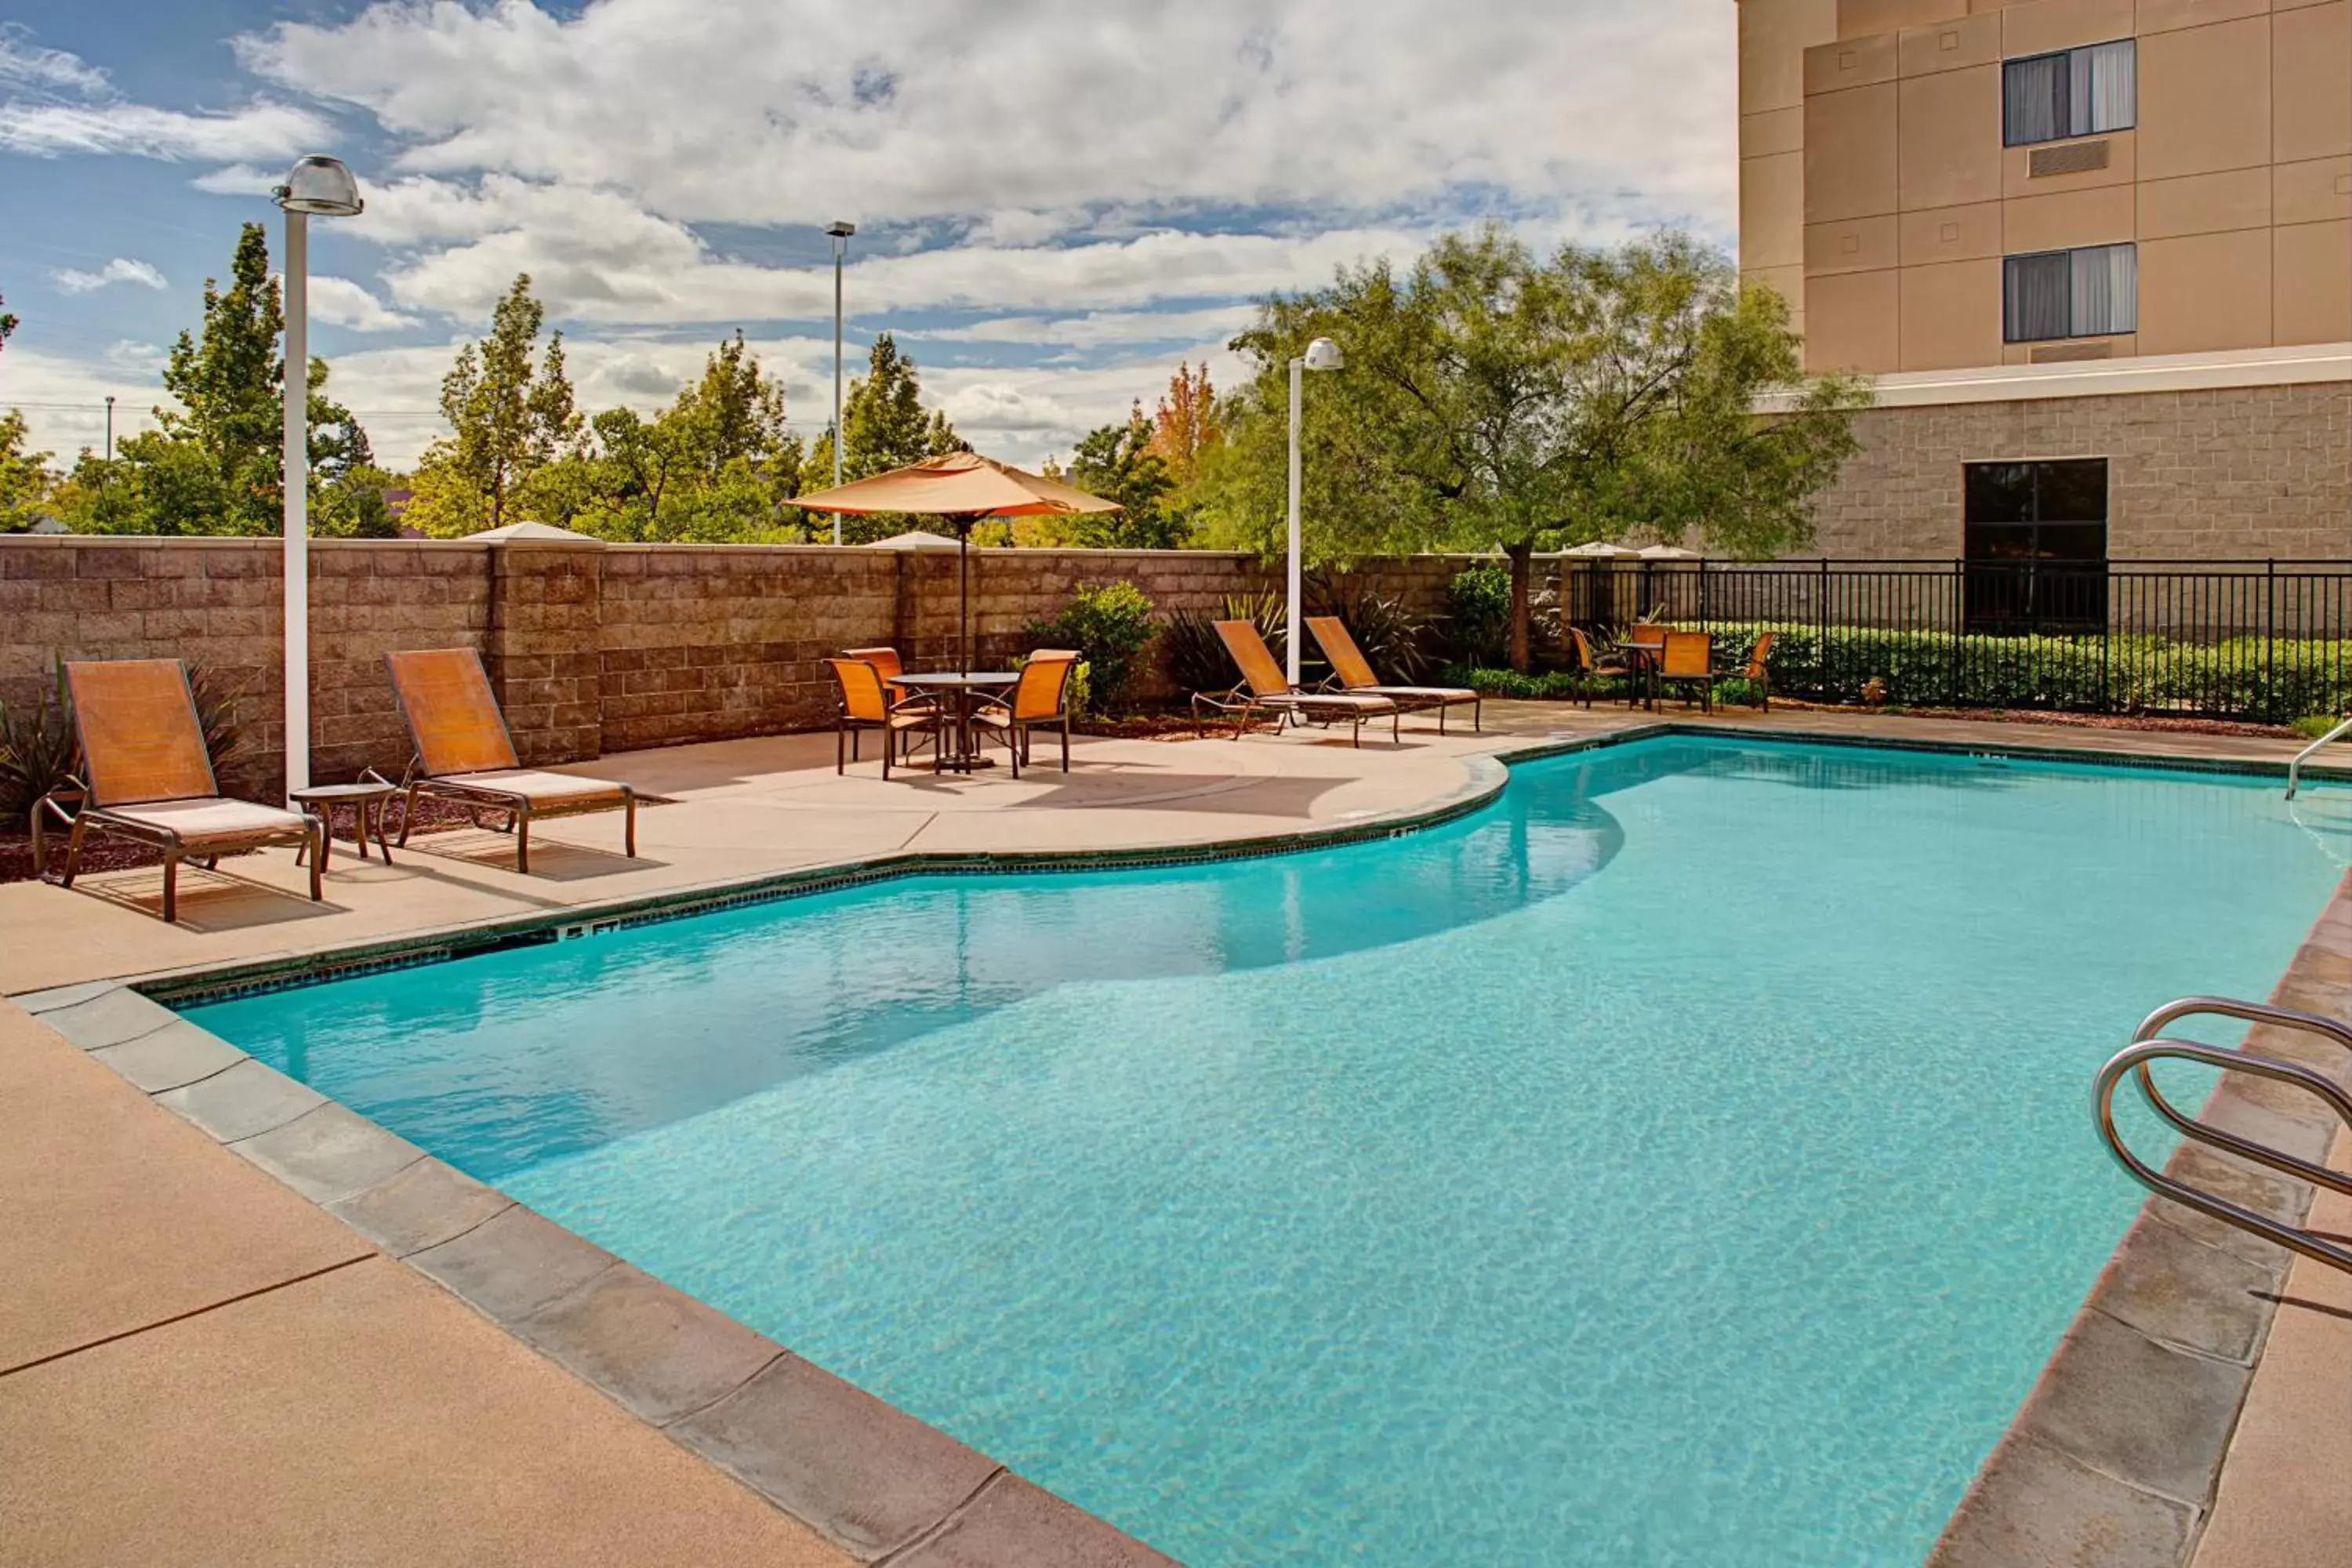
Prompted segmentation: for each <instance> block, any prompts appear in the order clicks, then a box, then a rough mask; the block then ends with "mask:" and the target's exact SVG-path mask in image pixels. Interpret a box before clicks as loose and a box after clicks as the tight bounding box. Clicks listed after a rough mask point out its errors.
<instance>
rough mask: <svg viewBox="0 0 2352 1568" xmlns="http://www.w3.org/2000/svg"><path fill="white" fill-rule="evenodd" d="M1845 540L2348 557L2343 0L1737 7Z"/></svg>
mask: <svg viewBox="0 0 2352 1568" xmlns="http://www.w3.org/2000/svg"><path fill="white" fill-rule="evenodd" d="M1738 10H1739V56H1740V58H1739V111H1740V112H1739V142H1740V146H1739V154H1740V163H1739V176H1740V177H1739V214H1740V245H1739V248H1740V255H1739V264H1740V271H1741V275H1742V277H1743V278H1744V279H1746V280H1747V281H1748V282H1750V283H1759V284H1765V285H1769V286H1770V287H1771V288H1773V289H1776V290H1777V291H1779V292H1780V295H1781V296H1782V297H1783V298H1784V299H1786V300H1788V302H1789V305H1790V311H1791V314H1792V317H1793V319H1794V321H1795V322H1796V324H1797V326H1798V328H1799V329H1800V331H1802V332H1803V334H1804V338H1805V357H1806V364H1807V368H1808V369H1810V370H1811V371H1814V372H1817V373H1819V372H1828V371H1836V370H1853V371H1861V372H1864V373H1867V374H1871V375H1872V376H1874V378H1876V381H1877V384H1878V387H1879V401H1880V406H1879V407H1878V408H1877V409H1874V410H1873V411H1872V412H1871V413H1869V414H1867V415H1865V416H1864V418H1863V421H1862V424H1861V430H1860V433H1861V436H1862V439H1863V443H1864V453H1863V456H1862V457H1861V458H1859V459H1857V461H1856V462H1855V463H1854V464H1853V466H1852V468H1850V469H1849V470H1848V472H1847V473H1846V475H1845V476H1844V478H1843V479H1842V480H1841V481H1840V482H1839V484H1838V485H1837V486H1836V487H1835V488H1834V489H1832V492H1831V493H1830V494H1829V495H1827V496H1826V497H1824V498H1823V500H1822V504H1821V506H1820V508H1819V511H1818V521H1819V524H1820V540H1819V544H1820V548H1821V550H1822V552H1823V553H1826V554H1832V555H1856V556H1906V557H1916V556H1931V557H1944V558H1951V557H1958V556H1966V557H1969V558H1975V559H2006V560H2013V561H2018V562H2021V563H2030V562H2033V561H2053V562H2074V561H2081V560H2086V559H2092V558H2097V559H2127V558H2131V557H2139V558H2144V559H2145V558H2158V557H2163V558H2193V559H2213V558H2222V559H2248V558H2259V557H2263V556H2277V557H2301V558H2307V559H2319V558H2325V559H2332V560H2340V559H2345V558H2347V557H2352V515H2347V508H2352V430H2347V409H2348V408H2352V0H2019V3H2016V4H2002V3H2000V0H1738Z"/></svg>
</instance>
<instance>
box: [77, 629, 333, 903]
mask: <svg viewBox="0 0 2352 1568" xmlns="http://www.w3.org/2000/svg"><path fill="white" fill-rule="evenodd" d="M125 662H128V661H125ZM158 662H161V661H158ZM170 662H171V663H172V664H173V665H174V666H176V667H177V668H178V670H179V677H180V689H181V690H182V691H183V692H184V693H185V694H186V696H187V700H188V710H187V711H188V722H189V723H191V724H193V725H195V726H196V727H197V728H196V734H197V737H198V749H199V750H201V751H203V752H204V753H205V759H204V760H205V779H206V781H207V784H208V786H209V787H208V791H207V794H206V795H180V796H175V797H166V798H164V799H159V800H147V801H124V802H119V803H117V804H118V805H122V806H125V807H132V806H138V805H163V804H174V803H176V802H177V801H185V800H200V799H208V798H218V797H221V796H220V781H219V778H218V776H217V775H216V774H215V773H213V760H212V755H211V752H210V749H209V748H207V747H205V746H204V745H203V743H202V737H203V734H204V731H203V726H202V721H201V720H199V719H198V717H197V715H196V699H195V692H194V689H192V688H190V687H189V685H188V667H187V664H186V662H185V661H184V660H182V659H173V660H171V661H170ZM71 668H72V667H71V666H68V679H71V676H70V670H71ZM74 736H75V744H76V746H77V748H78V749H79V751H80V752H81V753H82V755H83V757H84V758H85V759H87V757H88V756H89V739H88V731H87V730H86V729H85V728H84V721H83V713H82V705H81V703H80V702H79V701H77V702H76V703H75V704H74ZM90 771H91V773H96V772H97V771H98V770H96V769H94V768H93V769H91V770H90ZM68 799H70V800H72V801H74V802H75V803H76V809H75V810H73V811H72V812H70V813H68V811H67V810H66V802H67V801H68ZM287 816H289V817H293V818H296V819H298V820H299V824H300V826H296V825H295V823H293V822H289V823H287V824H286V825H285V826H281V827H273V828H242V829H239V830H236V831H235V832H222V833H207V834H184V833H181V832H178V831H177V830H175V829H173V828H170V827H166V826H163V825H162V824H160V823H154V822H145V821H142V820H140V819H139V818H138V817H135V816H126V815H124V814H123V813H122V812H119V811H116V810H114V809H113V808H111V807H109V806H107V805H102V804H100V802H99V799H98V795H97V791H96V790H94V789H93V788H92V787H91V786H90V785H89V784H87V783H85V782H84V781H83V780H82V779H81V778H80V777H79V775H75V774H68V775H67V777H66V784H65V786H64V787H62V788H58V789H54V790H51V791H50V792H49V793H48V794H47V795H43V796H42V797H41V798H40V799H39V800H37V801H36V802H34V804H33V811H32V822H31V824H30V826H31V828H32V839H33V870H34V874H35V875H37V876H38V875H42V874H44V873H46V872H47V868H48V867H47V861H48V853H47V844H46V842H45V836H44V832H43V828H44V824H45V821H46V820H47V819H48V818H54V819H56V821H57V822H58V824H60V825H61V826H64V827H65V828H66V829H67V837H66V863H65V867H64V869H63V870H62V872H61V873H60V874H59V876H58V886H59V887H62V888H70V887H72V886H73V885H74V878H75V877H76V876H77V875H78V874H79V872H80V870H81V851H82V843H83V841H84V839H85V838H86V837H88V836H89V834H90V833H91V832H92V831H93V830H94V831H97V832H100V833H110V834H112V835H114V836H115V837H118V838H128V839H131V840H133V841H134V842H137V843H140V844H144V845H146V846H147V847H149V848H152V849H156V850H160V851H161V852H162V854H163V922H164V923H165V924H166V925H173V924H177V923H178V921H179V918H180V862H181V861H183V860H194V861H195V862H196V863H197V864H198V865H200V866H202V867H204V868H205V870H207V871H209V870H212V869H214V868H216V867H217V866H218V865H219V864H220V858H221V857H222V856H223V855H227V854H232V853H236V852H239V851H243V850H247V849H263V848H268V847H273V846H279V845H293V846H296V847H299V848H302V849H305V850H307V851H309V855H308V858H309V861H310V901H311V902H312V903H318V902H320V900H322V899H324V898H325V896H326V890H325V889H324V887H323V886H322V885H321V880H320V879H321V878H322V877H323V875H324V874H325V871H326V861H327V849H326V839H325V836H324V835H323V834H322V833H321V832H320V826H319V824H318V823H317V822H316V821H315V820H314V819H313V818H311V817H310V816H308V815H306V814H304V813H301V812H289V813H287Z"/></svg>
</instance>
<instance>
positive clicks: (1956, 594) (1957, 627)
mask: <svg viewBox="0 0 2352 1568" xmlns="http://www.w3.org/2000/svg"><path fill="white" fill-rule="evenodd" d="M1968 578H1969V572H1968V563H1967V562H1966V561H1963V560H1955V561H1954V562H1953V563H1952V630H1951V638H1952V658H1951V663H1950V666H1949V668H1950V671H1951V673H1950V677H1949V679H1950V683H1951V686H1950V694H1949V695H1948V697H1946V699H1945V700H1946V701H1947V702H1948V703H1949V704H1950V705H1951V706H1952V707H1954V708H1965V707H1967V706H1968V705H1969V704H1968V701H1967V700H1966V699H1965V698H1964V697H1963V696H1962V695H1961V690H1962V688H1961V685H1960V659H1961V655H1962V653H1963V651H1964V645H1963V643H1962V642H1961V639H1960V633H1961V630H1962V628H1963V626H1965V624H1966V622H1967V619H1968Z"/></svg>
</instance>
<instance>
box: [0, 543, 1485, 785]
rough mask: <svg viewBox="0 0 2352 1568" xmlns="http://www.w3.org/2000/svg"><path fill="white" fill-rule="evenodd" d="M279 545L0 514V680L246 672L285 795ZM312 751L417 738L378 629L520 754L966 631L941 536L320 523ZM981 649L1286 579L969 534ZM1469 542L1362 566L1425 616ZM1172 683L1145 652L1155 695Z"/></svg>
mask: <svg viewBox="0 0 2352 1568" xmlns="http://www.w3.org/2000/svg"><path fill="white" fill-rule="evenodd" d="M281 560H282V556H281V553H280V549H279V545H278V542H277V541H276V540H274V539H168V540H166V539H117V538H93V537H84V536H57V537H32V536H7V537H0V701H5V702H7V703H9V704H11V705H12V706H13V705H19V704H26V703H33V702H37V701H39V700H42V698H43V697H44V695H45V693H46V692H47V689H48V686H49V681H50V665H51V660H52V658H53V657H54V656H55V655H57V654H60V653H61V654H63V655H65V656H66V657H67V658H184V659H186V660H187V661H188V663H189V664H190V665H191V666H192V667H193V668H195V669H197V670H199V671H202V672H204V673H205V675H206V676H207V678H208V679H211V680H212V681H213V682H215V684H216V685H217V686H218V687H220V688H221V689H224V690H226V691H229V692H232V693H234V694H235V696H236V702H237V708H238V711H239V714H240V716H241V719H242V743H241V744H240V746H239V748H238V751H237V753H236V756H235V757H234V758H233V759H232V760H230V761H229V762H228V763H226V764H225V765H224V766H223V768H222V770H221V771H222V783H223V785H224V787H226V788H227V789H228V790H230V791H231V792H232V793H234V794H238V795H246V796H248V797H250V798H254V799H263V800H267V799H271V798H274V796H275V795H276V793H277V791H278V781H279V780H280V779H281V778H282V776H283V772H284V751H283V747H284V736H283V734H282V715H283V711H284V698H283V691H282V687H281V684H280V679H281V673H280V672H281V669H282V663H281V654H280V636H281V628H282V624H283V617H282V608H283V595H282V593H281V583H282V580H283V579H282V575H281ZM310 563H311V573H312V589H311V609H310V616H311V632H312V637H311V655H310V658H311V666H310V669H311V696H310V703H311V715H312V726H313V733H312V738H311V773H312V774H313V776H314V777H316V778H318V779H320V780H321V781H328V780H335V779H347V778H352V777H354V776H356V775H357V774H358V773H360V771H361V770H362V769H363V768H368V767H374V768H378V769H381V770H383V772H385V773H397V772H398V770H399V769H400V768H401V767H403V766H404V764H405V763H406V762H407V759H408V752H409V746H408V739H407V734H406V731H405V728H404V725H403V723H402V721H401V718H400V714H399V710H398V708H397V706H396V704H395V703H394V699H393V694H392V686H391V682H390V680H389V679H387V678H386V676H385V674H384V668H383V655H384V654H385V653H386V652H388V651H392V650H394V649H400V648H427V647H470V648H473V649H475V650H477V651H478V652H479V653H480V654H481V655H482V656H483V661H484V664H485V666H486V668H488V671H489V675H490V680H491V685H492V687H493V689H495V690H496V692H497V693H498V697H499V702H500V704H501V706H502V707H503V708H504V710H505V711H506V715H507V720H508V723H509V728H511V729H512V730H513V731H514V736H515V746H516V750H517V752H519V753H520V755H521V757H522V760H523V761H524V762H525V763H532V764H543V763H562V762H578V761H583V760H586V759H589V758H593V757H595V756H597V755H600V754H602V753H603V752H619V751H630V750H636V749H640V748H645V747H652V746H666V745H678V744H683V743H686V742H695V741H714V740H727V739H732V738H735V737H739V736H744V735H758V734H773V733H777V732H781V731H790V730H795V729H808V728H814V727H817V726H820V725H823V724H826V723H829V722H830V721H831V716H832V712H833V700H834V699H833V680H832V676H831V673H830V671H828V670H827V669H826V668H825V665H824V660H825V658H827V657H828V656H830V655H833V654H835V653H837V652H839V651H840V650H841V649H843V648H845V647H858V646H862V645H866V644H878V643H887V644H890V645H892V646H894V647H898V648H899V649H900V650H901V651H902V652H903V653H904V654H905V655H906V656H907V658H908V661H909V663H910V664H911V665H913V666H914V667H916V668H938V667H940V666H944V665H947V664H949V663H950V662H951V661H952V660H953V659H954V658H955V652H956V626H957V604H958V580H957V565H958V563H957V558H956V556H955V555H954V553H952V552H945V551H939V552H889V551H876V550H863V549H840V550H835V549H832V548H828V547H822V546H807V547H798V546H763V545H666V544H654V545H602V544H596V543H593V542H583V543H579V544H572V543H567V542H561V541H557V542H509V543H504V544H499V545H485V544H479V543H471V542H466V541H463V540H457V541H372V540H370V541H361V540H318V541H314V542H312V544H311V547H310ZM970 565H971V583H970V588H971V618H972V625H973V630H974V640H975V644H976V654H975V657H976V659H977V661H978V662H980V663H982V664H984V665H992V666H996V667H999V668H1001V667H1003V665H1005V664H1007V663H1009V662H1010V661H1011V660H1012V659H1013V658H1016V657H1018V656H1019V655H1020V654H1022V653H1024V652H1026V651H1027V649H1028V648H1029V647H1031V646H1032V644H1033V643H1034V637H1032V636H1031V634H1030V633H1029V631H1028V627H1029V626H1031V624H1032V623H1034V622H1037V621H1042V620H1046V619H1049V618H1051V617H1052V616H1054V615H1055V614H1056V613H1057V612H1058V611H1060V610H1061V608H1062V607H1063V606H1064V605H1066V604H1067V603H1068V601H1069V598H1070V595H1072V594H1073V593H1075V592H1076V590H1077V589H1078V588H1080V587H1082V586H1087V585H1090V584H1102V583H1109V582H1117V581H1127V582H1132V583H1134V584H1136V585H1137V586H1139V588H1141V589H1142V590H1143V592H1144V593H1145V594H1146V595H1149V596H1150V598H1151V599H1152V601H1153V602H1154V604H1155V605H1156V606H1157V608H1158V609H1159V611H1160V614H1161V615H1162V616H1169V615H1174V614H1178V613H1182V612H1188V611H1190V612H1213V611H1215V610H1217V609H1219V608H1221V607H1222V606H1223V603H1224V601H1225V599H1226V597H1227V596H1228V595H1238V594H1260V593H1268V592H1276V593H1278V592H1280V590H1281V587H1282V582H1281V574H1280V572H1279V570H1278V569H1269V568H1268V567H1267V566H1266V565H1265V563H1261V562H1259V561H1257V560H1255V558H1253V557H1250V556H1245V555H1236V554H1222V553H1216V552H1204V551H1045V550H1035V551H1031V550H1023V551H1011V550H989V551H974V552H972V554H971V563H970ZM1463 565H1464V562H1463V561H1462V560H1460V559H1459V558H1455V557H1445V556H1429V557H1420V558H1416V559H1413V560H1410V561H1397V562H1386V563H1375V564H1373V565H1370V566H1368V567H1366V568H1365V569H1364V570H1363V571H1362V572H1361V573H1360V574H1358V579H1357V580H1358V581H1359V582H1360V584H1362V585H1363V586H1366V587H1369V588H1372V589H1375V590H1376V591H1378V592H1381V593H1383V594H1388V595H1394V596H1396V597H1399V598H1401V599H1402V600H1403V601H1404V602H1405V603H1406V604H1407V605H1409V606H1410V607H1411V608H1412V609H1413V610H1414V611H1416V612H1417V613H1419V614H1421V615H1423V616H1435V615H1438V614H1440V613H1442V612H1443V610H1444V605H1445V585H1446V584H1447V583H1448V582H1449V581H1451V579H1452V578H1453V576H1454V574H1455V573H1456V572H1458V571H1460V570H1461V568H1462V566H1463ZM1167 689H1168V686H1167V681H1166V679H1165V678H1164V676H1162V675H1160V673H1159V672H1157V671H1154V672H1152V674H1151V675H1150V677H1149V678H1148V679H1147V680H1146V683H1145V693H1146V695H1154V694H1160V693H1164V692H1165V691H1166V690H1167Z"/></svg>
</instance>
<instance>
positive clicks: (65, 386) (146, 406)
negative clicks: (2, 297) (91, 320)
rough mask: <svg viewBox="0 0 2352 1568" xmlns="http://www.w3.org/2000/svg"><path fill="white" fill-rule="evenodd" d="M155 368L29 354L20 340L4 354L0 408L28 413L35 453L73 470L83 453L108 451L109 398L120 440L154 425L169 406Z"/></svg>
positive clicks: (112, 358) (130, 361)
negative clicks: (158, 407)
mask: <svg viewBox="0 0 2352 1568" xmlns="http://www.w3.org/2000/svg"><path fill="white" fill-rule="evenodd" d="M117 346H118V348H119V349H122V350H130V349H132V348H134V347H135V346H136V345H131V344H121V345H117ZM155 363H156V362H154V361H148V362H146V363H143V364H142V363H137V361H136V359H135V356H132V355H130V354H128V353H125V354H123V355H121V356H120V357H118V355H117V354H115V353H109V354H108V355H107V356H106V357H105V358H103V359H100V360H96V361H91V360H83V359H77V358H74V357H71V356H69V355H64V354H55V353H45V352H43V351H41V350H39V349H30V348H26V346H25V344H24V342H23V340H22V339H21V338H19V339H15V340H12V341H11V342H10V343H9V346H8V350H7V352H6V353H0V408H21V409H23V410H24V414H25V424H26V427H27V428H28V430H29V432H30V435H31V437H32V443H31V444H32V447H33V449H34V450H35V451H42V452H54V453H56V454H57V457H58V462H59V463H60V464H61V465H62V466H66V467H70V466H72V463H73V455H74V454H75V453H76V452H78V451H79V450H80V449H81V448H82V447H92V448H100V447H104V446H105V444H106V399H107V395H108V394H110V393H111V394H113V395H114V398H115V407H114V437H115V439H116V440H118V441H120V440H121V438H122V437H125V436H127V435H130V434H131V432H133V431H135V430H143V429H146V428H148V427H149V426H152V425H153V424H154V422H155V421H154V417H153V415H152V405H155V404H158V403H166V402H169V401H170V399H168V398H167V397H165V396H164V395H163V384H162V383H161V382H160V381H158V380H157V378H156V374H155Z"/></svg>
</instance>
